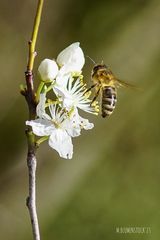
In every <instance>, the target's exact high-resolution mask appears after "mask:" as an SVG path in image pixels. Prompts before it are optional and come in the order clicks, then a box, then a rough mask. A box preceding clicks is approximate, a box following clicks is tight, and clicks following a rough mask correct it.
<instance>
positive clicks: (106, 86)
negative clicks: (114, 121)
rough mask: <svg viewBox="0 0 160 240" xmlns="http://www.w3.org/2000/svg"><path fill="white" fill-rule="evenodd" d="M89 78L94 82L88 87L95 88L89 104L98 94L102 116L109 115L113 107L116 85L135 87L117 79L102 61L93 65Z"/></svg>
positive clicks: (115, 100) (115, 99)
mask: <svg viewBox="0 0 160 240" xmlns="http://www.w3.org/2000/svg"><path fill="white" fill-rule="evenodd" d="M91 60H92V59H91ZM92 61H93V60H92ZM91 78H92V81H93V83H94V84H93V85H92V86H91V87H90V89H92V88H95V89H96V93H95V97H94V98H93V100H92V102H91V104H93V103H94V102H95V100H96V99H97V97H98V96H99V95H100V98H101V115H102V117H103V118H105V117H109V116H110V115H111V114H112V113H113V110H114V109H115V105H116V102H117V88H118V87H131V88H135V87H134V86H133V85H131V84H128V83H126V82H123V81H121V80H119V79H117V78H116V77H115V76H114V74H113V73H112V71H111V70H110V68H109V67H108V66H106V65H105V64H103V62H102V64H96V65H95V66H94V67H93V70H92V73H91ZM90 89H89V90H90Z"/></svg>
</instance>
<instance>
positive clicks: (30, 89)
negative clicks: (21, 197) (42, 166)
mask: <svg viewBox="0 0 160 240" xmlns="http://www.w3.org/2000/svg"><path fill="white" fill-rule="evenodd" d="M43 2H44V0H39V1H38V7H37V12H36V16H35V21H34V26H33V32H32V37H31V40H30V41H29V58H28V64H27V71H26V72H25V79H26V85H27V86H26V88H24V89H23V90H22V91H21V93H22V95H24V96H25V98H26V101H27V104H28V110H29V120H31V119H35V117H36V106H37V102H36V96H35V92H34V85H33V66H34V59H35V56H36V51H35V45H36V40H37V35H38V30H39V24H40V20H41V14H42V8H43ZM26 136H27V142H28V153H27V166H28V173H29V196H28V197H27V200H26V205H27V207H28V210H29V214H30V219H31V225H32V232H33V239H34V240H40V231H39V224H38V217H37V210H36V165H37V160H36V143H35V135H34V134H33V132H32V129H31V128H30V127H27V130H26Z"/></svg>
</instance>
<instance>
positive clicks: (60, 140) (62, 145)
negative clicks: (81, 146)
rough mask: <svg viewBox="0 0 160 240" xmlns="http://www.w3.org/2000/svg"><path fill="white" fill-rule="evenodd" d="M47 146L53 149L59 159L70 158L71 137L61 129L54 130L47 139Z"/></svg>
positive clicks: (71, 148)
mask: <svg viewBox="0 0 160 240" xmlns="http://www.w3.org/2000/svg"><path fill="white" fill-rule="evenodd" d="M49 145H50V147H52V148H53V149H55V150H56V151H57V152H58V153H59V155H60V157H62V158H69V159H71V158H72V155H73V144H72V140H71V137H70V136H69V135H68V134H67V132H66V131H64V130H62V129H55V131H53V132H52V134H51V136H50V138H49Z"/></svg>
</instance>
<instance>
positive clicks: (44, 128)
mask: <svg viewBox="0 0 160 240" xmlns="http://www.w3.org/2000/svg"><path fill="white" fill-rule="evenodd" d="M79 45H80V44H79V42H76V43H73V44H71V45H70V46H69V47H67V48H65V49H64V50H63V51H62V52H61V53H60V54H59V55H58V57H57V60H56V61H54V60H51V59H44V60H43V61H42V62H41V64H40V66H39V68H38V72H39V74H40V77H41V80H42V81H43V82H45V83H43V84H41V85H40V88H39V89H40V90H39V92H38V91H37V92H38V93H39V94H38V96H39V97H38V98H39V103H38V104H37V108H36V114H37V119H35V120H30V121H26V125H29V126H31V127H32V130H33V133H34V134H35V135H37V136H39V137H48V144H49V146H50V147H51V148H53V149H55V150H56V151H57V152H58V153H59V155H60V157H62V158H67V159H70V158H72V155H73V144H72V137H77V136H79V135H80V134H81V130H82V129H85V130H89V129H92V128H93V127H94V125H93V123H90V122H89V121H88V119H85V118H82V117H81V116H80V115H79V112H78V110H79V109H81V110H83V111H85V112H89V113H93V114H98V111H99V109H98V106H97V103H94V104H91V103H92V101H91V100H90V99H89V96H90V91H88V90H87V88H86V84H85V83H84V82H83V76H82V75H81V70H82V68H83V65H84V63H85V58H84V54H83V51H82V49H81V48H80V46H79ZM53 80H54V82H53ZM41 86H42V88H41ZM52 89H53V91H54V93H55V95H56V98H57V99H55V98H54V100H48V99H47V97H46V94H47V93H48V92H49V91H50V90H52ZM93 105H94V106H93ZM43 139H45V138H43Z"/></svg>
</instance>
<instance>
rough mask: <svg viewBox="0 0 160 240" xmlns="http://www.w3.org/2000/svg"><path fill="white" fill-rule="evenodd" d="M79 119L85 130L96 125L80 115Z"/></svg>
mask: <svg viewBox="0 0 160 240" xmlns="http://www.w3.org/2000/svg"><path fill="white" fill-rule="evenodd" d="M79 121H80V125H81V127H82V128H84V129H85V130H89V129H92V128H93V127H94V124H93V123H90V122H89V121H88V119H85V118H82V117H80V116H79Z"/></svg>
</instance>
